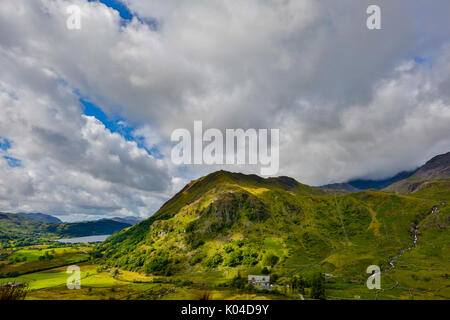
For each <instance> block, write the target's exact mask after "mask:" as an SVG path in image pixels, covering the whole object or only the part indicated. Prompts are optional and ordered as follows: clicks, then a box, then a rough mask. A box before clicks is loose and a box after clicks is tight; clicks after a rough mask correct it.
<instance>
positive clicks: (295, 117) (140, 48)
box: [0, 0, 450, 217]
mask: <svg viewBox="0 0 450 320" xmlns="http://www.w3.org/2000/svg"><path fill="white" fill-rule="evenodd" d="M124 2H126V3H127V5H128V6H129V8H130V10H131V11H132V12H134V13H135V14H137V16H139V17H140V18H142V19H143V21H148V20H149V19H154V20H156V21H157V23H156V25H157V27H156V28H155V27H154V25H150V24H146V23H145V22H141V20H138V19H137V18H134V19H133V20H132V21H131V22H129V23H126V24H124V23H123V21H121V20H120V17H119V14H118V13H117V12H116V11H115V10H113V9H111V8H108V7H106V6H105V5H103V4H101V3H98V2H87V1H84V0H74V1H63V0H55V1H50V0H38V1H31V0H17V1H2V2H1V3H0V29H1V30H2V33H1V34H0V69H1V70H2V73H1V74H0V108H1V111H2V112H1V115H0V136H1V137H5V138H8V139H10V140H11V141H12V147H11V149H9V150H8V151H7V152H8V154H10V155H11V156H14V157H16V158H18V159H20V160H22V163H23V167H19V168H9V167H8V166H7V165H6V163H5V161H2V162H1V163H2V166H1V170H2V173H3V174H4V178H3V177H2V179H1V180H2V181H1V182H0V207H1V208H4V209H14V208H20V209H21V210H25V209H27V208H29V209H30V210H34V209H33V208H39V210H43V211H46V210H52V211H54V212H57V211H60V212H62V213H64V214H72V215H71V217H75V214H83V213H87V214H90V215H92V214H106V213H108V212H114V214H116V213H117V214H124V215H125V214H130V213H131V212H133V213H136V214H142V215H148V214H150V213H152V212H154V210H155V209H156V208H157V207H158V206H159V205H160V204H161V201H162V199H163V198H164V197H167V196H168V195H169V194H173V193H174V192H175V191H176V189H177V188H178V187H179V186H181V185H182V184H183V183H184V182H185V181H188V180H190V179H191V178H193V177H198V176H199V175H201V174H204V173H207V172H210V171H212V170H215V169H218V167H208V166H196V167H189V168H187V170H179V168H177V167H174V166H173V165H172V164H171V163H170V162H168V161H167V160H168V159H167V157H168V155H169V154H170V147H171V144H170V141H169V137H170V134H171V132H172V130H174V129H176V128H180V127H185V128H192V125H193V121H194V120H203V123H204V126H205V128H208V127H215V128H220V129H225V128H239V127H242V128H257V129H258V128H279V129H280V138H281V154H280V160H281V166H280V168H281V171H280V174H285V175H290V176H293V177H295V178H297V179H299V180H300V181H302V182H306V183H310V184H322V183H328V182H337V181H343V180H346V179H350V178H355V177H360V176H370V177H385V176H387V175H389V174H394V173H396V172H397V171H399V170H404V169H408V168H413V167H414V166H416V165H419V164H420V163H422V162H423V161H425V160H427V159H428V158H429V157H431V156H433V155H434V154H437V153H442V152H446V151H448V149H450V141H449V139H450V132H449V129H448V127H449V126H448V123H449V115H448V113H449V105H450V103H449V100H450V95H449V92H450V90H449V88H450V76H449V75H450V71H449V70H450V49H449V47H448V46H446V45H448V44H449V43H450V35H449V34H448V29H449V26H450V25H449V21H448V14H447V13H448V12H449V10H450V3H449V2H448V1H445V0H440V1H433V2H427V3H424V2H423V1H418V0H417V1H415V0H414V1H406V0H399V1H387V0H386V1H379V5H380V7H381V10H382V24H383V25H382V27H383V29H382V30H379V31H369V30H367V28H366V24H365V20H366V17H367V15H366V8H367V6H368V5H369V4H370V1H365V0H364V1H357V2H355V1H350V0H343V1H334V0H327V1H315V0H302V1H299V0H295V1H294V0H292V1H258V0H250V1H233V0H225V1H200V0H189V1H187V0H183V1H154V0H145V1H144V0H127V1H124ZM69 4H76V5H79V6H80V7H81V10H82V29H81V30H68V29H67V28H66V23H65V22H66V21H65V20H66V19H67V16H68V15H67V14H66V11H65V9H66V7H67V5H69ZM414 57H421V58H423V59H424V61H425V62H424V63H420V62H418V61H415V59H414ZM419 60H420V59H419ZM73 90H77V91H79V92H80V93H81V94H82V95H83V96H85V97H88V98H89V100H91V101H93V102H94V103H96V104H97V105H99V106H100V107H101V108H102V109H103V110H104V111H105V112H106V113H108V114H109V115H112V114H120V115H121V116H122V118H125V119H126V120H127V121H130V123H133V124H136V126H137V130H136V131H135V132H134V135H135V136H137V137H143V138H144V141H143V143H144V145H145V146H146V147H147V148H148V149H152V148H157V149H158V150H159V152H160V153H161V154H162V155H163V158H162V159H160V160H158V159H156V158H154V157H152V156H149V155H148V154H147V153H146V151H145V150H143V149H141V148H139V147H138V146H137V145H136V144H135V143H133V142H130V141H127V140H125V139H124V138H123V137H122V136H120V135H119V134H118V133H111V132H110V131H108V130H107V129H106V128H105V127H104V126H103V125H102V124H101V123H99V122H98V121H96V120H95V119H92V118H89V117H83V116H82V115H81V109H80V106H79V103H78V100H77V96H76V95H74V94H73ZM164 156H165V157H164ZM234 169H235V170H241V171H244V172H252V171H253V172H257V170H258V169H257V168H253V167H248V166H247V167H234ZM2 188H3V189H2ZM8 188H9V189H8ZM5 192H6V193H7V192H10V193H11V194H13V195H14V196H12V197H9V198H8V196H6V194H5Z"/></svg>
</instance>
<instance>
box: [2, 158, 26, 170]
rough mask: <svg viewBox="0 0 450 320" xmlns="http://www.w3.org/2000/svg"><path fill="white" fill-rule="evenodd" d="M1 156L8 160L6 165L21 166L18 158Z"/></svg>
mask: <svg viewBox="0 0 450 320" xmlns="http://www.w3.org/2000/svg"><path fill="white" fill-rule="evenodd" d="M3 158H4V159H5V160H6V161H7V162H8V165H9V166H10V167H11V168H17V167H22V161H20V160H19V159H16V158H13V157H10V156H3Z"/></svg>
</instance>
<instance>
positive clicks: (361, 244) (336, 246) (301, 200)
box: [102, 171, 450, 296]
mask: <svg viewBox="0 0 450 320" xmlns="http://www.w3.org/2000/svg"><path fill="white" fill-rule="evenodd" d="M436 188H437V190H435V191H434V192H431V193H432V194H433V195H435V196H431V195H430V196H425V195H423V196H421V194H417V195H415V196H409V195H395V194H389V193H385V192H375V191H364V192H358V193H353V194H343V193H339V194H334V193H332V192H333V191H323V190H320V189H316V188H311V187H308V186H305V185H302V184H300V183H298V182H297V181H295V180H293V179H290V178H287V177H282V178H270V179H263V178H260V177H258V176H254V175H243V174H237V173H229V172H225V171H219V172H216V173H213V174H210V175H208V176H206V177H203V178H200V179H198V180H196V181H193V182H191V183H189V184H188V185H187V186H186V187H185V188H183V190H181V191H180V192H179V193H178V194H177V195H176V196H174V197H173V198H172V199H171V200H169V201H168V202H167V203H166V204H165V205H163V206H162V207H161V209H160V210H159V211H158V212H157V213H156V214H155V215H154V216H152V217H151V218H149V219H147V220H146V221H143V222H141V223H139V224H137V225H135V226H134V227H131V228H129V229H126V230H123V231H122V232H120V233H118V234H117V235H115V236H113V237H111V238H109V239H108V240H107V241H106V242H105V243H104V244H103V246H102V250H103V252H104V254H105V263H106V264H108V265H109V266H112V267H120V268H122V269H124V270H129V271H137V272H141V273H147V274H154V275H173V274H175V275H189V274H190V275H192V276H194V277H195V275H201V278H202V279H208V278H209V277H208V274H212V275H213V276H212V277H211V280H210V281H211V282H215V283H221V282H223V281H225V280H226V279H227V278H228V277H229V274H235V273H236V272H237V271H239V272H240V273H241V274H242V275H245V274H255V273H256V274H260V273H261V272H262V270H263V269H266V270H267V271H268V272H271V273H272V274H276V275H277V276H281V277H292V276H293V275H295V274H302V275H306V276H307V275H308V274H309V273H312V272H315V271H321V272H327V273H332V274H333V275H334V277H335V279H339V281H338V282H339V283H341V284H339V285H337V286H338V287H339V286H340V285H342V283H344V284H345V285H349V286H350V287H351V289H348V294H349V295H350V296H351V295H353V294H354V293H355V292H360V291H361V290H365V291H364V292H367V291H368V290H367V288H365V280H366V279H367V274H366V273H365V271H366V268H367V267H368V266H369V265H373V264H375V265H379V266H380V267H381V268H382V270H383V271H385V272H386V273H387V274H388V273H394V271H395V272H396V273H399V274H401V276H403V273H404V272H405V270H404V269H405V268H402V269H401V270H400V269H399V268H398V267H395V268H393V269H392V270H391V266H390V262H391V261H392V259H394V257H396V256H397V255H398V254H399V252H400V251H401V250H403V249H406V248H409V247H411V246H413V245H414V244H413V239H414V237H413V236H414V233H415V232H416V231H415V230H416V228H418V229H417V230H419V241H418V247H417V248H414V249H413V250H408V252H413V251H414V252H417V259H419V257H426V254H427V252H428V253H430V252H431V251H433V250H432V249H430V248H434V247H436V246H443V247H442V248H441V249H434V251H435V252H436V250H441V251H440V252H439V255H438V256H436V257H434V258H433V259H434V262H433V263H434V268H435V269H436V270H438V271H437V273H438V274H439V275H437V274H436V279H435V281H442V279H441V275H442V274H446V270H448V267H449V266H448V261H449V252H448V249H446V248H445V246H446V243H449V240H450V239H449V234H448V229H446V228H447V227H446V226H448V224H449V223H448V219H449V218H448V217H449V210H448V205H447V204H446V203H444V204H443V203H442V197H441V196H440V195H439V192H440V191H439V190H440V188H441V186H437V187H436ZM424 192H425V191H424ZM443 193H444V194H445V191H444V192H443ZM436 207H437V208H439V209H438V210H436V209H435V208H436ZM433 219H434V220H433ZM436 219H438V220H439V221H440V222H441V227H442V226H444V228H443V229H442V228H441V229H440V230H441V231H439V230H437V229H436V228H435V227H433V226H432V225H431V224H429V223H430V221H436ZM421 255H422V256H421ZM423 255H425V256H423ZM406 258H407V255H406V254H405V259H406ZM401 259H403V255H402V256H400V257H397V258H395V261H396V263H403V262H402V260H401ZM428 261H431V260H428ZM424 265H425V263H424ZM416 267H420V261H419V265H416ZM397 276H398V275H397ZM399 277H400V276H399ZM387 281H391V280H387ZM395 281H397V280H395ZM395 281H394V280H392V282H393V285H395V284H396V282H395ZM447 281H448V280H447ZM331 283H333V281H331V282H330V286H331V287H330V292H333V290H335V289H336V290H338V289H339V288H338V287H337V288H334V289H333V285H332V284H331ZM355 290H356V291H355ZM358 294H360V293H358ZM385 294H387V293H385ZM395 294H397V293H395Z"/></svg>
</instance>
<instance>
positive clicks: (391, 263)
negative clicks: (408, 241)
mask: <svg viewBox="0 0 450 320" xmlns="http://www.w3.org/2000/svg"><path fill="white" fill-rule="evenodd" d="M437 209H438V207H437V206H434V207H433V208H432V209H431V214H433V213H435V212H436V211H437ZM412 233H413V245H412V246H410V247H408V248H406V249H402V250H400V251H399V253H398V254H397V255H396V256H395V257H393V258H392V259H391V261H389V265H390V266H391V267H390V268H389V269H388V270H386V271H389V270H392V269H394V267H395V262H396V261H397V259H398V258H400V257H401V256H402V254H403V253H404V252H405V251H409V250H411V249H412V248H415V247H417V234H418V233H419V226H418V225H417V224H415V225H414V229H413V230H412Z"/></svg>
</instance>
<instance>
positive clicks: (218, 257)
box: [205, 252, 223, 269]
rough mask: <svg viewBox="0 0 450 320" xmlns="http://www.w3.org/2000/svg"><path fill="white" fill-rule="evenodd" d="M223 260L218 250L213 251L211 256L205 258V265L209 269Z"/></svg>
mask: <svg viewBox="0 0 450 320" xmlns="http://www.w3.org/2000/svg"><path fill="white" fill-rule="evenodd" d="M222 261H223V258H222V255H221V254H220V253H219V252H216V253H214V254H213V255H212V256H211V257H209V258H208V260H206V263H205V264H206V266H207V267H208V268H210V269H213V268H215V267H217V266H218V265H219V264H221V263H222Z"/></svg>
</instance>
